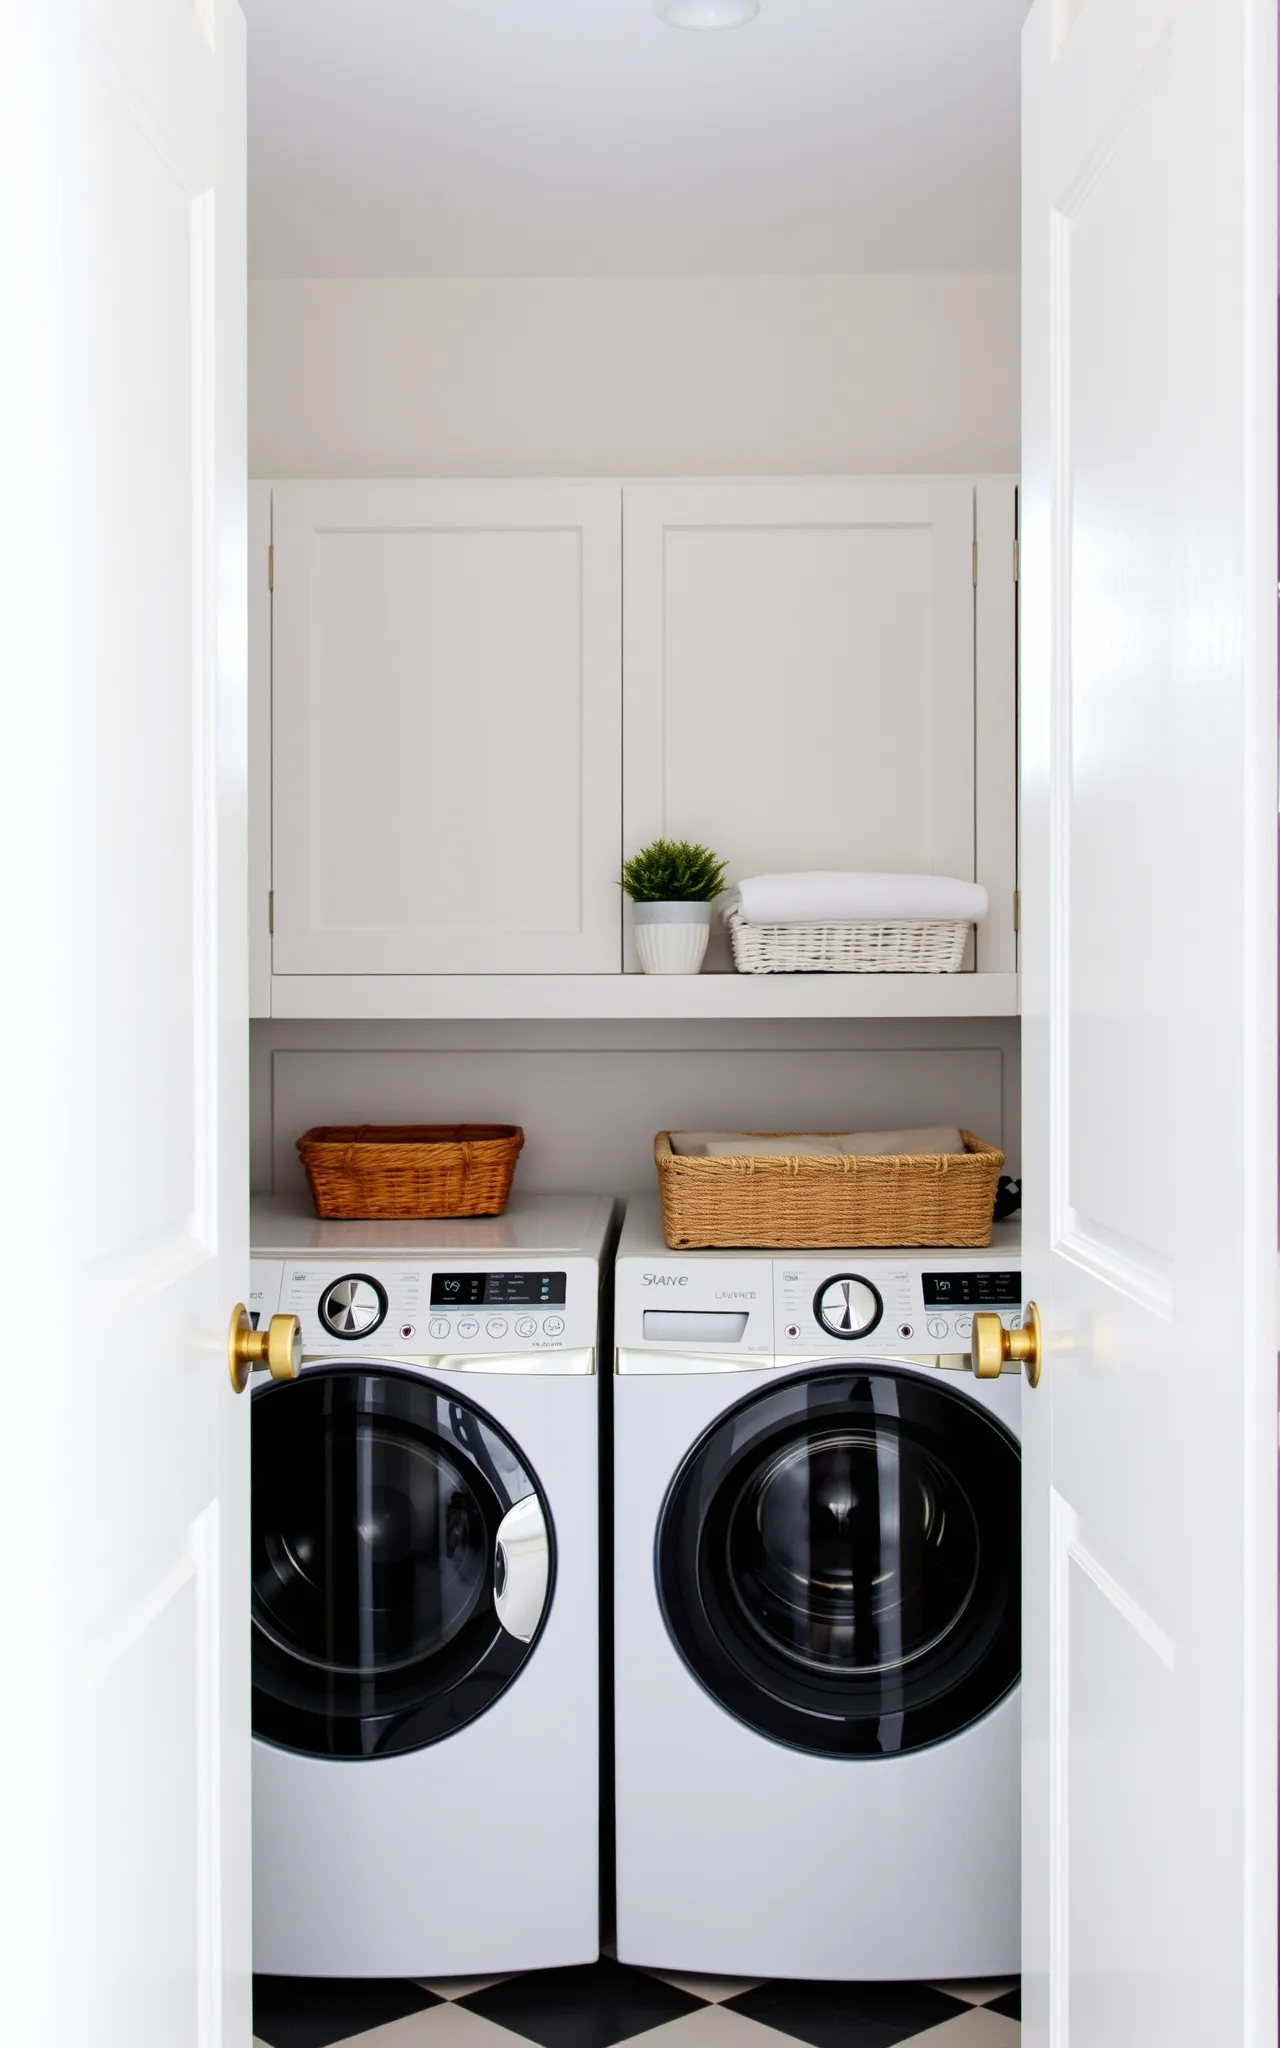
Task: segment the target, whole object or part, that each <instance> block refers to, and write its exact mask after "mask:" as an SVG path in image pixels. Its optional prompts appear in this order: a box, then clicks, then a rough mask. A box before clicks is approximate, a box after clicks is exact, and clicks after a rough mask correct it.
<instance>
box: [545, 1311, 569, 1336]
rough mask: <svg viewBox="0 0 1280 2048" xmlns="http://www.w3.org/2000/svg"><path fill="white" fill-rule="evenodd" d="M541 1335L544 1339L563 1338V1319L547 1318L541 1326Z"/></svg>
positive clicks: (559, 1317) (557, 1317)
mask: <svg viewBox="0 0 1280 2048" xmlns="http://www.w3.org/2000/svg"><path fill="white" fill-rule="evenodd" d="M542 1334H543V1336H544V1337H563V1335H564V1317H563V1316H548V1317H547V1318H546V1320H545V1321H544V1323H543V1325H542Z"/></svg>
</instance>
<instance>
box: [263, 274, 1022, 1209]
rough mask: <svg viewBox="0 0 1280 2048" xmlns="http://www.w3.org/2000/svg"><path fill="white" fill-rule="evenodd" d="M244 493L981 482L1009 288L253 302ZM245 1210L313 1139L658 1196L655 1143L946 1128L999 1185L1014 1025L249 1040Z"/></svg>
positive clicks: (1014, 388) (756, 289) (923, 286)
mask: <svg viewBox="0 0 1280 2048" xmlns="http://www.w3.org/2000/svg"><path fill="white" fill-rule="evenodd" d="M250 458H251V467H252V470H253V473H254V474H255V475H257V476H261V477H286V476H344V475H345V476H395V475H400V476H406V475H408V476H413V475H426V476H430V475H456V476H468V475H470V476H520V475H592V474H596V475H612V476H618V475H631V476H643V475H674V476H680V475H718V474H719V475H723V474H739V475H740V474H744V473H745V474H789V475H796V474H822V473H827V474H831V473H837V474H838V473H842V472H850V471H853V472H857V471H860V470H861V471H881V472H889V473H894V472H898V473H902V472H917V473H920V472H925V473H927V472H937V471H947V470H958V471H970V472H983V471H987V472H990V471H995V472H1004V473H1007V472H1009V471H1013V470H1016V469H1017V467H1018V281H1017V279H1016V277H1010V276H1004V275H992V276H965V275H955V276H930V277H912V276H863V277H852V276H849V277H818V278H815V277H809V278H806V277H774V278H770V277H764V278H692V279H691V278H614V279H569V280H555V279H550V280H533V281H511V280H502V279H480V280H468V279H440V280H437V279H427V280H416V281H407V282H406V281H393V282H374V283H369V282H320V283H306V282H302V283H299V282H283V281H272V282H262V283H258V284H256V285H254V286H253V287H252V288H251V298H250ZM252 1040H253V1147H254V1187H255V1189H257V1190H258V1191H262V1192H268V1191H270V1190H271V1189H272V1188H273V1187H274V1188H275V1189H276V1191H277V1192H280V1193H286V1192H295V1193H301V1192H302V1191H303V1182H302V1177H301V1169H300V1167H299V1165H298V1160H297V1155H296V1153H295V1151H294V1140H295V1139H296V1138H297V1137H298V1136H299V1135H300V1133H301V1132H302V1131H303V1130H304V1129H305V1128H306V1127H307V1126H308V1124H311V1123H319V1122H325V1121H332V1122H346V1121H378V1122H382V1121H385V1122H418V1121H422V1120H434V1119H441V1120H453V1119H455V1118H467V1119H470V1118H478V1119H493V1120H511V1121H514V1122H517V1123H522V1124H524V1126H525V1127H526V1130H527V1132H528V1145H527V1148H526V1152H525V1155H524V1157H523V1159H522V1161H521V1165H520V1168H519V1184H520V1185H521V1186H522V1187H524V1188H526V1189H529V1190H532V1191H535V1192H537V1191H547V1192H554V1191H556V1190H568V1189H573V1188H588V1189H600V1190H602V1191H607V1192H612V1193H616V1194H628V1193H631V1192H633V1191H636V1190H640V1189H649V1188H652V1186H653V1134H654V1132H655V1131H657V1130H659V1129H662V1128H664V1127H667V1126H670V1125H678V1124H680V1123H685V1124H695V1125H701V1126H707V1125H718V1126H721V1127H724V1128H729V1129H732V1128H748V1129H750V1128H756V1129H769V1128H775V1129H777V1128H784V1129H785V1128H791V1129H798V1128H804V1127H805V1126H812V1127H815V1128H824V1127H825V1128H827V1129H833V1130H847V1129H849V1128H851V1127H856V1126H857V1125H858V1124H862V1125H863V1126H864V1127H873V1128H874V1127H876V1126H881V1127H883V1126H889V1125H895V1124H904V1123H910V1122H912V1121H913V1120H916V1119H920V1120H922V1121H925V1122H943V1121H946V1122H960V1123H965V1124H967V1125H968V1127H969V1128H970V1129H972V1130H975V1131H977V1132H978V1133H979V1134H980V1135H981V1136H982V1137H984V1138H988V1139H990V1140H991V1141H992V1142H994V1143H996V1144H1000V1145H1003V1146H1004V1148H1005V1149H1006V1151H1007V1152H1008V1153H1009V1156H1010V1160H1011V1163H1012V1164H1013V1165H1014V1169H1015V1170H1016V1159H1017V1146H1018V1026H1017V1023H1016V1021H1014V1020H1003V1021H992V1022H984V1021H982V1020H976V1021H963V1022H961V1021H956V1022H933V1023H929V1022H921V1023H889V1024H879V1025H871V1024H844V1025H839V1024H835V1025H816V1024H813V1025H804V1024H782V1025H733V1024H728V1023H724V1024H717V1025H710V1024H703V1025H693V1024H690V1025H686V1026H679V1025H647V1026H646V1025H623V1024H618V1025H603V1024H600V1025H591V1026H586V1025H572V1024H561V1025H547V1024H543V1025H535V1024H515V1023H513V1024H466V1025H443V1024H419V1025H392V1024H378V1023H374V1024H360V1023H298V1024H287V1023H284V1022H273V1023H266V1022H262V1023H257V1024H255V1025H254V1026H253V1032H252Z"/></svg>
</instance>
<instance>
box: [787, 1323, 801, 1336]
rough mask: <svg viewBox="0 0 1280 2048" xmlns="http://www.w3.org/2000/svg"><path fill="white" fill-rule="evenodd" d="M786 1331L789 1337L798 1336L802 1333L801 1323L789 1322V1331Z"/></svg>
mask: <svg viewBox="0 0 1280 2048" xmlns="http://www.w3.org/2000/svg"><path fill="white" fill-rule="evenodd" d="M786 1333H787V1335H788V1337H798V1336H799V1335H800V1325H799V1323H788V1324H787V1332H786Z"/></svg>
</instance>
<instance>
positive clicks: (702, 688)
mask: <svg viewBox="0 0 1280 2048" xmlns="http://www.w3.org/2000/svg"><path fill="white" fill-rule="evenodd" d="M624 520H625V529H626V628H625V642H626V793H625V814H624V833H623V836H624V841H625V844H626V848H627V850H628V852H634V851H636V850H637V849H638V848H639V847H641V846H643V845H644V844H645V842H646V841H647V840H648V839H650V838H652V837H654V836H655V835H657V834H665V835H667V836H669V837H672V838H692V839H700V840H705V841H706V842H708V843H709V844H711V845H713V846H715V847H716V848H717V849H718V851H720V852H721V853H723V854H724V855H725V856H726V857H727V858H728V860H729V863H730V879H731V880H732V879H735V878H738V877H741V876H744V875H751V874H760V873H767V872H772V871H775V870H781V869H788V868H792V869H815V868H858V867H865V868H883V869H888V870H890V871H894V870H902V871H915V870H918V871H921V872H924V873H934V874H949V875H960V876H964V877H966V878H968V879H972V878H973V875H974V851H975V850H974V589H973V539H974V510H973V488H972V486H971V484H969V483H965V482H960V481H955V482H943V483H934V482H930V481H927V480H923V479H922V480H920V481H919V482H902V481H892V482H877V481H874V480H867V481H865V482H857V483H852V482H850V483H844V482H841V483H813V484H793V483H778V484H773V483H761V484H755V483H746V484H705V485H703V484H692V485H634V486H629V487H628V488H627V490H626V492H625V498H624ZM1008 592H1009V601H1010V606H1011V607H1012V583H1011V582H1010V584H1009V585H1008ZM1008 683H1009V706H1010V712H1012V693H1013V678H1012V675H1010V677H1009V679H1008Z"/></svg>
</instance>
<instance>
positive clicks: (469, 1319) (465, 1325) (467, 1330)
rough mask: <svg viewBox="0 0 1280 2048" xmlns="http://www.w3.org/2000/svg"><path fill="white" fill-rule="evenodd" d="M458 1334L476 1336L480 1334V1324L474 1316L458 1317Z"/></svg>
mask: <svg viewBox="0 0 1280 2048" xmlns="http://www.w3.org/2000/svg"><path fill="white" fill-rule="evenodd" d="M458 1335H459V1336H460V1337H478V1336H479V1335H480V1325H479V1323H478V1322H477V1321H476V1319H475V1317H474V1316H462V1317H460V1318H459V1321H458Z"/></svg>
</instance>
